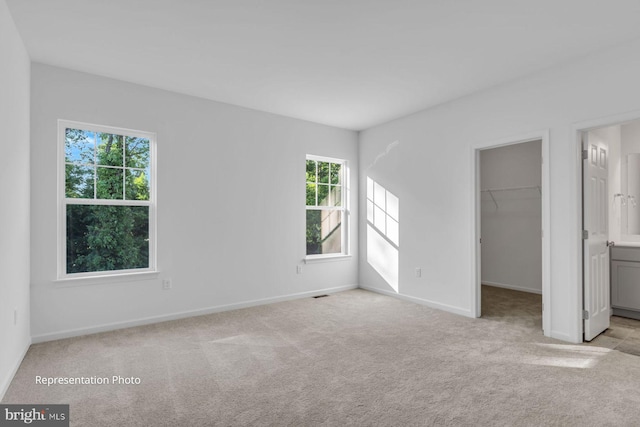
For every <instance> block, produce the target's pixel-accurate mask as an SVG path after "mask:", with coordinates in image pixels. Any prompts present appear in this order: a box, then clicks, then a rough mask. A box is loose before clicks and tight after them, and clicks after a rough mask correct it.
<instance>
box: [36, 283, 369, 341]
mask: <svg viewBox="0 0 640 427" xmlns="http://www.w3.org/2000/svg"><path fill="white" fill-rule="evenodd" d="M357 288H358V286H357V285H345V286H337V287H334V288H326V289H319V290H315V291H308V292H299V293H295V294H288V295H281V296H277V297H270V298H262V299H258V300H250V301H243V302H239V303H234V304H226V305H218V306H212V307H206V308H200V309H197V310H188V311H180V312H175V313H171V314H162V315H159V316H151V317H143V318H140V319H134V320H127V321H123V322H113V323H105V324H102V325H97V326H90V327H87V328H78V329H67V330H65V331H60V332H51V333H48V334H41V335H35V336H33V337H31V339H32V342H33V343H34V344H35V343H41V342H46V341H54V340H59V339H63V338H71V337H77V336H81V335H89V334H96V333H99V332H107V331H113V330H116V329H124V328H131V327H134V326H141V325H149V324H153V323H160V322H167V321H170V320H178V319H185V318H189V317H195V316H203V315H206V314H213V313H220V312H223V311H231V310H237V309H240V308H249V307H256V306H260V305H265V304H273V303H276V302H283V301H290V300H295V299H301V298H308V297H313V296H316V295H324V294H333V293H337V292H343V291H349V290H352V289H357Z"/></svg>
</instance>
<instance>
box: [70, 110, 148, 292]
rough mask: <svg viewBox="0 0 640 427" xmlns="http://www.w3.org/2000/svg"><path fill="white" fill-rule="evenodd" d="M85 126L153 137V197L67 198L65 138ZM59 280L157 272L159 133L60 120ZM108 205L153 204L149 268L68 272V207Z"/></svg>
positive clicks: (141, 136)
mask: <svg viewBox="0 0 640 427" xmlns="http://www.w3.org/2000/svg"><path fill="white" fill-rule="evenodd" d="M68 128H71V129H81V130H86V131H90V132H98V133H111V134H116V135H124V136H132V137H136V138H145V139H148V140H149V169H150V170H149V175H150V176H149V185H150V190H149V200H121V199H75V198H67V197H66V188H65V184H66V183H65V165H66V158H65V140H66V129H68ZM57 160H58V280H57V281H59V282H60V281H62V282H64V281H78V280H80V281H81V280H82V279H92V278H95V279H100V278H102V279H107V278H114V277H129V276H140V277H142V276H146V275H153V274H155V273H157V260H156V254H157V247H156V246H157V242H156V236H157V230H156V227H157V224H156V212H157V180H156V134H155V133H153V132H145V131H139V130H133V129H126V128H119V127H113V126H104V125H96V124H91V123H83V122H76V121H71V120H58V159H57ZM72 204H76V205H93V206H98V205H106V206H148V207H149V267H148V268H134V269H126V270H109V271H91V272H85V273H67V206H68V205H72Z"/></svg>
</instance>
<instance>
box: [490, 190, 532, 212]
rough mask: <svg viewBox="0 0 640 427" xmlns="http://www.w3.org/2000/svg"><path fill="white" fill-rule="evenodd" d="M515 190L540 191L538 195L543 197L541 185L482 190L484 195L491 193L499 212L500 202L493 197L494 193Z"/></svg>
mask: <svg viewBox="0 0 640 427" xmlns="http://www.w3.org/2000/svg"><path fill="white" fill-rule="evenodd" d="M513 190H538V193H540V195H541V196H542V189H541V188H540V186H539V185H528V186H525V187H504V188H486V189H484V190H480V191H481V192H482V193H489V195H490V196H491V200H493V204H494V205H496V210H498V202H496V198H495V197H493V193H494V191H513Z"/></svg>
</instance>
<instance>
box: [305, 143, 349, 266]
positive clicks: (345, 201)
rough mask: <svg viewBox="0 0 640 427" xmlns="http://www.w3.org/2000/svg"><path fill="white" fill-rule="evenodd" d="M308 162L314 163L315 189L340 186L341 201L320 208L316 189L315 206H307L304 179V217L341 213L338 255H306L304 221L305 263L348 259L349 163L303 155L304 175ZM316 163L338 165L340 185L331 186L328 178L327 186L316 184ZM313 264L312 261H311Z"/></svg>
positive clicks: (343, 160)
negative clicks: (310, 212) (329, 212)
mask: <svg viewBox="0 0 640 427" xmlns="http://www.w3.org/2000/svg"><path fill="white" fill-rule="evenodd" d="M308 160H312V161H314V162H316V176H315V178H316V181H315V185H316V187H317V186H318V185H327V186H329V188H331V187H332V186H334V185H335V186H336V187H337V186H340V187H342V191H341V194H340V197H341V198H342V200H341V201H340V205H339V206H320V205H317V203H318V193H317V189H316V205H313V206H308V205H307V203H306V191H307V186H306V182H307V181H306V179H305V187H304V191H305V216H306V214H307V212H308V211H314V210H317V211H338V212H342V219H341V220H342V223H341V224H340V225H341V228H340V250H341V251H340V253H332V254H311V255H309V254H307V249H306V235H307V232H306V226H307V224H306V219H305V221H304V224H305V230H304V234H303V235H304V236H305V250H304V254H305V258H304V260H305V263H306V262H307V260H314V261H315V260H319V259H327V260H329V261H330V260H333V259H335V258H338V257H348V256H350V255H351V242H350V239H349V233H350V229H351V223H350V221H351V210H350V205H349V200H350V191H351V188H350V170H349V162H348V161H347V160H345V159H337V158H334V157H325V156H318V155H314V154H306V155H305V174H306V163H307V161H308ZM317 162H324V163H335V164H339V165H340V173H341V174H342V176H341V182H340V184H331V177H329V182H328V183H327V184H324V183H319V182H318V165H317ZM312 262H313V261H312Z"/></svg>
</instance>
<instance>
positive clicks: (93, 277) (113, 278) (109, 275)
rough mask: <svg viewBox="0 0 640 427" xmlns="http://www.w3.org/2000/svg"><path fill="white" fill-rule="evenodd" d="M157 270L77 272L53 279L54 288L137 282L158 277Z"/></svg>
mask: <svg viewBox="0 0 640 427" xmlns="http://www.w3.org/2000/svg"><path fill="white" fill-rule="evenodd" d="M159 275H160V272H159V271H148V270H145V271H136V270H119V271H115V272H105V274H100V275H97V274H96V273H77V274H74V275H73V276H72V277H66V278H63V279H57V280H54V281H53V283H55V286H56V288H71V287H75V286H84V285H103V284H111V283H122V282H138V281H144V280H153V279H156V278H158V276H159Z"/></svg>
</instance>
